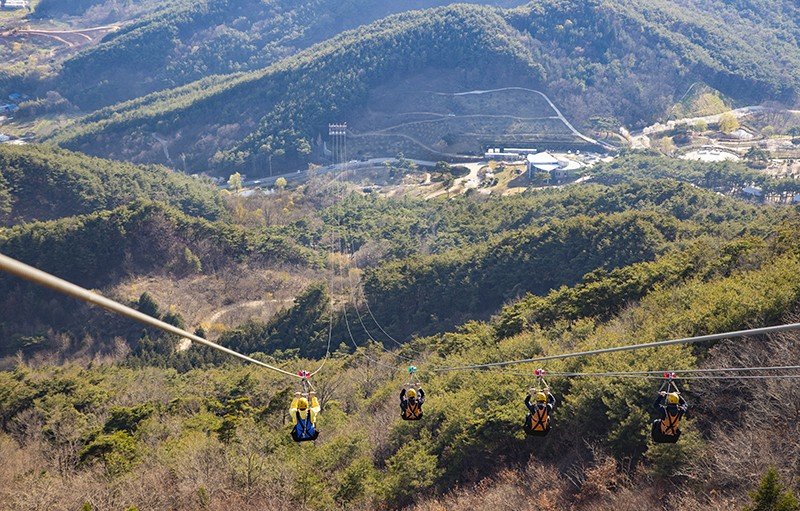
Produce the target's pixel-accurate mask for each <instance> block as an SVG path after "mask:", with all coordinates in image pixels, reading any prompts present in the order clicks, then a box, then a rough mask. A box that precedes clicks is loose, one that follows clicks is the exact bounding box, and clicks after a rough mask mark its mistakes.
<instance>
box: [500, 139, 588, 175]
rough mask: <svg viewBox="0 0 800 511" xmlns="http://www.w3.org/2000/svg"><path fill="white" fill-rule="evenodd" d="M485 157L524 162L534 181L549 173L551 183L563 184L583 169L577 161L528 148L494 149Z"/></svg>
mask: <svg viewBox="0 0 800 511" xmlns="http://www.w3.org/2000/svg"><path fill="white" fill-rule="evenodd" d="M484 157H485V158H486V159H487V160H500V161H524V162H526V164H527V172H528V178H529V179H530V180H534V178H535V176H536V175H537V174H539V173H547V174H549V175H550V179H549V180H550V182H558V183H561V182H564V181H567V180H569V179H572V178H573V177H574V176H575V171H577V170H578V169H580V168H581V164H580V163H578V162H576V161H573V160H570V159H567V158H563V157H557V156H554V155H552V154H550V153H549V152H547V151H537V150H536V149H534V148H526V147H492V148H489V149H488V150H487V151H486V153H484Z"/></svg>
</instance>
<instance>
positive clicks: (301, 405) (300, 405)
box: [297, 397, 308, 410]
mask: <svg viewBox="0 0 800 511" xmlns="http://www.w3.org/2000/svg"><path fill="white" fill-rule="evenodd" d="M306 408H308V399H306V398H304V397H301V398H300V399H298V400H297V409H298V410H305V409H306Z"/></svg>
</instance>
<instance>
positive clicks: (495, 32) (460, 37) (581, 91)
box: [53, 0, 800, 175]
mask: <svg viewBox="0 0 800 511" xmlns="http://www.w3.org/2000/svg"><path fill="white" fill-rule="evenodd" d="M687 1H688V0H687ZM709 6H713V5H712V4H708V3H704V2H694V3H693V4H692V5H691V6H686V7H685V8H683V9H681V8H678V7H676V6H674V5H672V4H669V3H666V2H634V3H630V2H621V1H603V2H601V1H599V0H592V1H590V2H583V1H577V0H575V1H572V0H570V1H555V0H548V1H545V2H542V3H537V4H531V5H528V6H525V7H520V8H516V9H511V10H503V9H496V8H487V7H480V6H468V5H456V6H450V7H446V8H437V9H431V10H428V11H420V12H411V13H405V14H401V15H396V16H390V17H388V18H386V19H384V20H381V21H379V22H376V23H373V24H372V25H369V26H366V27H362V28H359V29H358V30H354V31H351V32H346V33H344V34H342V35H340V36H337V37H335V38H333V39H331V40H329V41H327V42H325V43H322V44H319V45H317V46H314V47H312V48H310V49H309V50H306V51H304V52H301V53H299V54H297V55H296V56H293V57H290V58H287V59H284V60H281V61H280V62H278V63H276V64H274V65H272V66H270V67H267V68H265V69H263V70H260V71H256V72H251V73H244V74H233V75H228V76H215V77H208V78H205V79H203V81H200V82H196V83H192V84H188V85H186V86H182V87H179V88H176V89H170V90H166V91H163V92H159V93H155V94H153V95H150V96H145V97H143V98H139V99H136V100H132V101H130V102H127V103H122V104H119V105H115V106H113V107H108V108H105V109H102V110H99V111H97V112H95V113H93V114H90V115H88V116H86V117H84V118H83V119H81V120H79V121H78V122H77V123H76V124H74V125H73V126H70V127H69V128H67V129H65V130H63V131H62V132H61V133H59V134H58V135H57V136H56V137H55V138H54V139H53V140H54V141H55V142H57V143H59V144H61V145H64V146H66V147H70V148H76V149H81V150H83V151H87V152H90V153H93V154H102V155H113V156H114V157H118V158H124V159H131V160H134V161H149V162H165V163H170V162H169V161H165V156H164V148H166V149H168V154H172V155H181V154H182V155H185V156H186V158H188V159H189V160H190V161H191V163H192V164H193V165H194V166H197V167H198V168H212V169H214V168H216V169H217V170H219V171H220V172H221V173H227V172H230V171H231V169H233V168H237V167H241V168H242V169H245V170H246V171H247V172H248V173H250V174H251V175H252V173H253V172H255V173H258V172H259V171H261V172H263V170H260V169H263V168H266V161H267V159H269V161H270V162H271V163H272V164H273V165H274V166H275V167H276V168H279V169H280V168H284V169H286V168H297V167H299V166H302V165H305V163H307V162H308V161H319V159H320V158H321V153H319V152H320V151H321V147H320V146H318V145H317V143H318V142H320V141H321V139H322V137H324V136H325V134H326V133H327V132H326V125H327V124H328V123H329V122H334V121H341V120H346V119H348V118H349V119H352V118H354V117H358V116H360V115H362V113H363V109H364V108H365V105H366V104H367V103H368V100H369V98H370V93H371V92H372V91H373V90H374V89H375V88H376V87H378V86H381V85H384V84H388V83H398V82H403V81H404V80H406V79H409V80H410V79H411V78H413V77H418V78H420V77H426V76H428V77H429V79H430V77H433V76H435V77H441V76H445V77H446V76H450V77H451V82H448V83H453V84H455V86H456V87H458V88H460V89H462V90H464V89H468V88H470V87H472V88H487V87H491V86H507V85H523V86H528V87H534V88H535V87H539V88H541V89H543V90H545V91H547V92H549V93H550V94H551V95H552V96H553V98H554V100H555V101H556V102H557V103H559V104H560V105H561V106H563V107H564V109H565V110H566V112H567V114H568V115H570V116H571V117H573V118H574V119H576V120H577V121H579V122H580V121H581V120H586V119H588V118H589V117H591V116H593V115H610V116H615V117H618V118H619V119H621V120H622V121H623V122H625V123H628V124H632V125H637V124H641V123H644V122H646V121H647V120H650V119H653V118H655V117H658V116H659V115H661V114H662V113H663V112H665V111H666V110H667V109H668V107H669V106H671V105H672V104H674V102H675V101H676V100H677V99H678V98H680V97H681V96H682V95H683V94H684V92H685V91H686V89H687V88H688V86H689V85H690V84H692V83H695V82H697V81H701V82H706V83H708V84H709V85H711V86H712V87H714V88H716V89H718V90H720V91H721V92H722V93H723V94H726V95H727V96H731V97H732V98H734V99H735V100H739V101H747V102H751V101H761V100H764V99H779V100H784V101H787V102H792V101H794V98H795V93H796V91H797V90H798V83H800V71H798V69H800V49H798V46H797V45H796V30H795V31H794V32H793V31H792V30H791V27H792V26H794V25H793V24H792V23H790V24H789V25H788V27H787V26H785V25H779V26H777V27H773V26H771V25H769V24H767V23H766V21H763V20H762V17H763V16H766V14H763V15H762V14H758V15H753V16H752V19H751V18H748V17H745V16H733V15H730V16H729V14H730V13H729V12H728V11H725V14H724V15H723V14H715V13H714V12H712V11H711V10H709V9H710V7H709ZM487 66H488V67H487ZM385 101H392V99H391V98H386V99H385ZM209 119H213V121H210V120H209ZM151 134H156V135H157V136H158V137H159V139H160V140H163V141H164V142H163V143H161V144H156V143H155V142H154V140H153V139H152V137H151ZM173 158H174V156H173ZM172 164H173V165H174V162H173V163H172ZM223 169H224V170H223Z"/></svg>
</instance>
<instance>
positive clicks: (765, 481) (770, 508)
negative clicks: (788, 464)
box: [745, 467, 800, 511]
mask: <svg viewBox="0 0 800 511" xmlns="http://www.w3.org/2000/svg"><path fill="white" fill-rule="evenodd" d="M750 499H751V500H752V501H753V505H752V506H748V507H746V508H745V511H800V504H798V503H797V499H796V498H795V496H794V494H793V493H792V491H791V490H784V486H783V484H781V481H780V478H779V476H778V471H777V470H775V468H774V467H773V468H770V469H769V470H767V473H766V474H764V477H763V478H762V479H761V484H760V485H759V486H758V490H756V491H754V492H753V493H751V494H750Z"/></svg>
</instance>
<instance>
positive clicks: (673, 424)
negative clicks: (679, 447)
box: [661, 412, 678, 436]
mask: <svg viewBox="0 0 800 511" xmlns="http://www.w3.org/2000/svg"><path fill="white" fill-rule="evenodd" d="M666 414H667V417H666V418H665V419H664V420H662V421H661V431H662V433H664V434H665V435H669V436H674V435H677V434H678V430H677V426H678V415H677V414H675V415H670V414H669V412H666Z"/></svg>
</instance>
